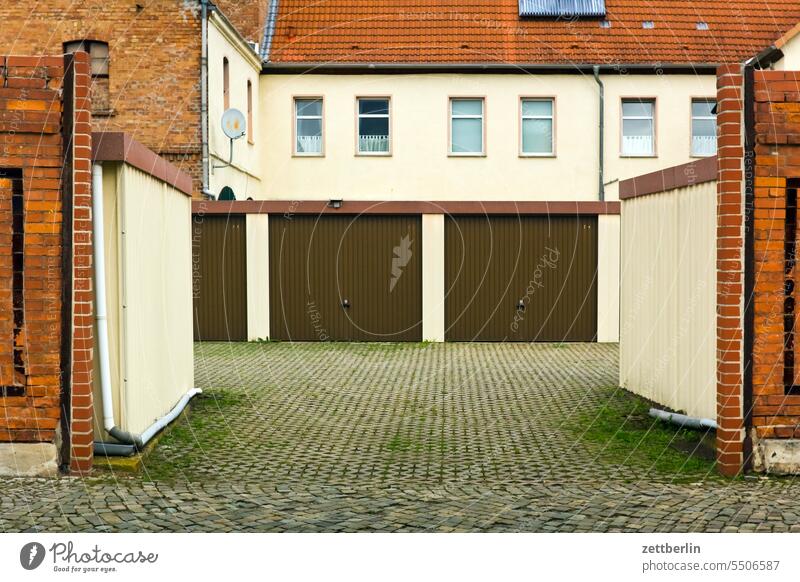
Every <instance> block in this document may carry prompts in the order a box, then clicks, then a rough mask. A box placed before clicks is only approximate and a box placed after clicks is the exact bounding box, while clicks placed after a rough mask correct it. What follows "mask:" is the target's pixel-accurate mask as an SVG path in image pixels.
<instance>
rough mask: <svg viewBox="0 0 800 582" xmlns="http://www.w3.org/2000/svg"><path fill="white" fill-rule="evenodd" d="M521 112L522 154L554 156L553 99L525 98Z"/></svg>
mask: <svg viewBox="0 0 800 582" xmlns="http://www.w3.org/2000/svg"><path fill="white" fill-rule="evenodd" d="M521 112H522V121H521V130H522V155H525V156H552V155H553V153H554V151H555V150H554V148H553V100H552V99H527V98H526V99H523V100H522V103H521Z"/></svg>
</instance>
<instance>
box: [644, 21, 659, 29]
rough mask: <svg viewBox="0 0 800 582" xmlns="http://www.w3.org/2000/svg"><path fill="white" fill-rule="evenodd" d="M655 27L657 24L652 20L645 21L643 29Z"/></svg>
mask: <svg viewBox="0 0 800 582" xmlns="http://www.w3.org/2000/svg"><path fill="white" fill-rule="evenodd" d="M655 27H656V23H655V22H653V21H652V20H645V21H644V22H642V28H655Z"/></svg>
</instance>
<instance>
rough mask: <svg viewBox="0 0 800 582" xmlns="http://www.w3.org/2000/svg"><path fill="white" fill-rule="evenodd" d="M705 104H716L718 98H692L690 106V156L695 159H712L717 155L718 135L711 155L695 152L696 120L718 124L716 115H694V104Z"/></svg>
mask: <svg viewBox="0 0 800 582" xmlns="http://www.w3.org/2000/svg"><path fill="white" fill-rule="evenodd" d="M699 102H704V103H714V102H716V98H714V97H692V100H691V103H690V105H689V107H690V109H691V111H690V115H691V116H692V119H691V127H690V128H689V155H690V156H691V157H693V158H710V157H712V156H715V155H717V140H716V135H715V136H714V138H715V139H714V152H713V153H711V154H697V153H695V151H694V120H695V119H703V120H709V119H710V120H712V121H714V122H716V120H717V116H716V115H699V116H695V114H694V104H695V103H699Z"/></svg>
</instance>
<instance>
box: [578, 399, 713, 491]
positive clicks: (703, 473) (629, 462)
mask: <svg viewBox="0 0 800 582" xmlns="http://www.w3.org/2000/svg"><path fill="white" fill-rule="evenodd" d="M599 391H600V392H601V398H600V402H602V405H601V407H600V408H598V409H596V410H594V411H585V412H582V413H581V414H580V415H579V417H578V419H577V422H576V423H575V424H573V426H574V429H575V431H576V432H577V436H578V438H580V439H581V440H582V441H584V442H586V443H587V444H589V445H591V446H593V447H595V448H597V460H598V462H601V463H603V464H606V463H612V464H615V465H617V466H618V469H619V471H620V473H622V475H621V476H623V478H624V473H625V472H626V471H625V470H626V468H630V469H635V470H633V471H630V472H631V474H632V475H634V476H633V477H631V478H630V479H626V480H627V481H634V480H639V479H641V478H642V471H643V470H644V471H646V475H647V476H649V477H658V478H659V480H663V479H664V477H667V478H669V479H670V480H672V481H674V482H681V483H685V482H693V481H703V480H707V479H720V477H719V476H718V474H717V472H716V468H715V461H714V454H713V443H714V433H713V431H709V432H703V431H691V430H686V429H682V428H679V427H676V426H675V425H672V424H669V423H666V422H663V421H660V420H657V419H655V418H652V417H651V416H650V415H649V414H648V412H649V409H650V407H651V406H652V403H650V402H648V401H646V400H645V399H643V398H640V397H638V396H636V395H634V394H631V393H630V392H628V391H627V390H624V389H622V388H608V389H599ZM602 392H605V394H602Z"/></svg>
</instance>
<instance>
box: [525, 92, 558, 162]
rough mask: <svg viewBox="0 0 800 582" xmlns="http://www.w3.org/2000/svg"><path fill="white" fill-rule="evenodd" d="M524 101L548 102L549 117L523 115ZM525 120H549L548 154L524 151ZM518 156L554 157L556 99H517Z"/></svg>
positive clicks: (528, 97) (526, 97) (530, 97)
mask: <svg viewBox="0 0 800 582" xmlns="http://www.w3.org/2000/svg"><path fill="white" fill-rule="evenodd" d="M526 101H549V102H550V115H525V114H524V113H523V110H524V104H525V102H526ZM526 119H549V120H550V151H549V152H542V153H539V152H526V151H525V149H524V140H523V127H524V125H525V120H526ZM519 155H520V157H522V158H554V157H556V98H555V97H532V96H526V95H523V96H522V97H520V98H519Z"/></svg>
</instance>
